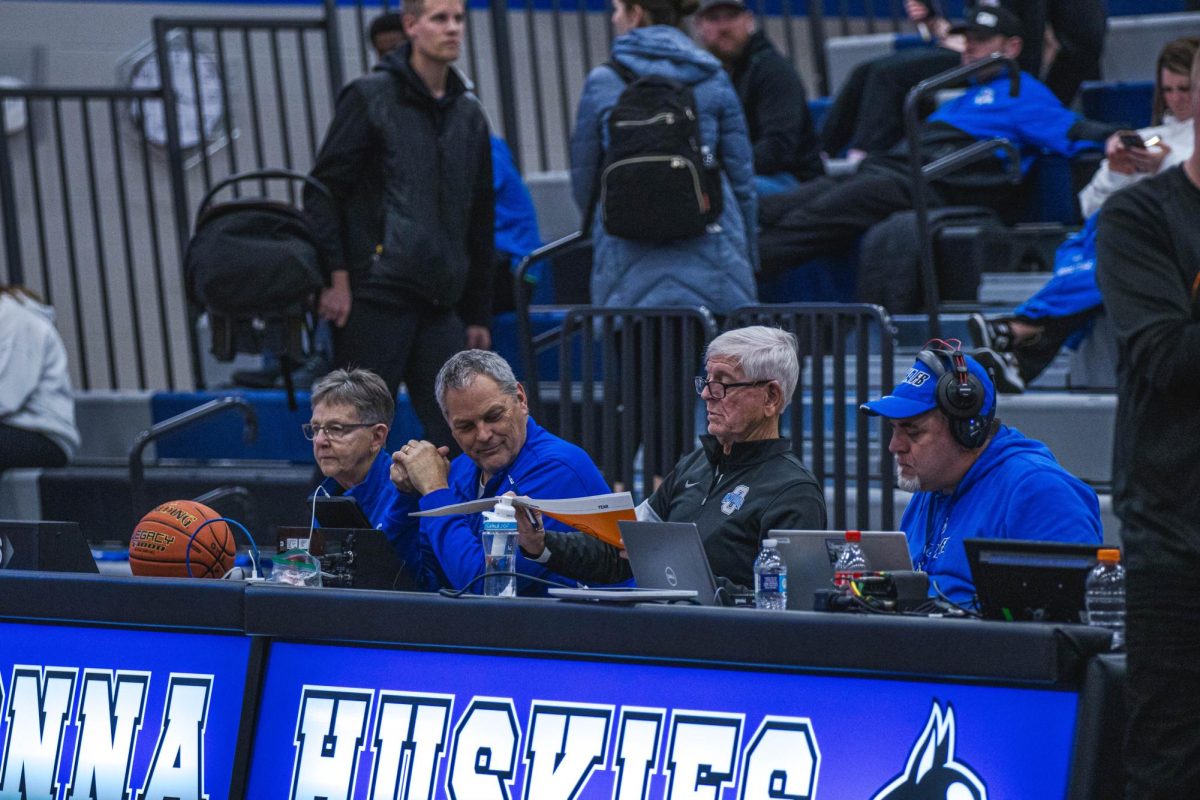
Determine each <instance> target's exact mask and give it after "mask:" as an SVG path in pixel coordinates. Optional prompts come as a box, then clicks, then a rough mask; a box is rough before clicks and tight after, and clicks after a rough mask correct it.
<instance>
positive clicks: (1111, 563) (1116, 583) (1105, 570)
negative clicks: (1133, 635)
mask: <svg viewBox="0 0 1200 800" xmlns="http://www.w3.org/2000/svg"><path fill="white" fill-rule="evenodd" d="M1096 558H1097V559H1098V560H1099V562H1100V563H1098V564H1097V565H1096V567H1095V568H1094V569H1093V570H1092V574H1091V575H1088V579H1087V591H1086V593H1085V605H1086V606H1087V623H1088V624H1089V625H1094V626H1096V627H1097V628H1107V629H1108V630H1110V631H1112V649H1113V650H1120V649H1121V648H1123V647H1124V646H1125V567H1123V566H1121V551H1120V550H1118V549H1116V548H1115V547H1104V548H1101V549H1100V550H1099V551H1098V552H1097V553H1096Z"/></svg>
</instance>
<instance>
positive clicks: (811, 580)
mask: <svg viewBox="0 0 1200 800" xmlns="http://www.w3.org/2000/svg"><path fill="white" fill-rule="evenodd" d="M770 535H771V537H772V538H774V539H775V540H776V541H778V542H779V555H780V556H782V557H783V561H784V563H785V564H787V568H788V601H787V607H788V608H789V609H794V610H797V611H812V610H813V595H814V594H815V593H816V592H817V591H818V590H820V589H831V588H833V565H834V564H835V563H836V562H837V556H838V548H839V547H841V546H842V544H844V543H845V541H846V533H845V531H787V530H774V531H771V533H770ZM862 549H863V555H864V556H866V558H867V566H869V567H870V568H871V569H872V570H876V571H879V572H889V571H898V570H911V569H912V568H913V565H912V558H911V557H910V556H909V554H908V540H907V539H906V538H905V536H904V533H903V532H901V531H863V532H862Z"/></svg>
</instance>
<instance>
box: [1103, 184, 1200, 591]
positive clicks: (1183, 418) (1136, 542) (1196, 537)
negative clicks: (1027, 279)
mask: <svg viewBox="0 0 1200 800" xmlns="http://www.w3.org/2000/svg"><path fill="white" fill-rule="evenodd" d="M1197 220H1200V188H1197V187H1196V186H1195V185H1194V184H1193V183H1192V182H1191V181H1190V180H1189V179H1188V177H1187V174H1186V173H1185V172H1184V169H1183V167H1182V166H1178V167H1174V168H1172V169H1168V170H1166V171H1164V172H1163V173H1162V174H1160V175H1157V176H1155V177H1153V178H1148V179H1147V180H1144V181H1142V182H1141V183H1138V184H1136V185H1134V186H1131V187H1129V188H1128V189H1125V190H1123V191H1120V192H1117V193H1116V194H1114V195H1113V196H1112V197H1110V198H1109V199H1108V201H1107V202H1106V203H1105V204H1104V207H1103V208H1102V209H1101V210H1100V222H1099V227H1098V228H1097V232H1096V278H1097V282H1098V283H1099V284H1100V291H1101V293H1102V294H1103V295H1104V310H1105V312H1106V313H1107V314H1108V318H1109V320H1110V321H1111V322H1112V325H1113V329H1114V331H1115V332H1116V337H1117V348H1118V360H1117V379H1118V386H1119V389H1118V403H1117V420H1116V423H1117V424H1116V437H1115V441H1114V445H1113V506H1114V508H1115V510H1116V512H1117V516H1119V517H1120V518H1121V522H1122V523H1123V528H1122V531H1121V537H1122V540H1123V543H1124V544H1125V547H1126V562H1127V563H1128V564H1130V565H1134V564H1136V565H1137V566H1138V567H1139V568H1145V567H1148V566H1153V565H1154V562H1155V560H1156V559H1161V560H1163V561H1167V562H1168V563H1179V560H1180V559H1182V560H1183V561H1184V562H1185V563H1191V564H1194V563H1195V561H1196V558H1197V556H1198V555H1200V413H1197V408H1200V289H1198V288H1197V287H1200V231H1198V230H1197V225H1196V222H1197Z"/></svg>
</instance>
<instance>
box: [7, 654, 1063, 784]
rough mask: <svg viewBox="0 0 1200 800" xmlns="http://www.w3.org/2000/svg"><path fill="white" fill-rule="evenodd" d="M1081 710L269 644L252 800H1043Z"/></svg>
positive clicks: (1005, 695) (898, 688)
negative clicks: (1028, 799) (1036, 799)
mask: <svg viewBox="0 0 1200 800" xmlns="http://www.w3.org/2000/svg"><path fill="white" fill-rule="evenodd" d="M1075 708H1076V696H1075V695H1074V694H1073V693H1068V692H1055V691H1046V690H1030V689H1014V688H998V687H984V686H970V685H959V684H938V683H918V682H906V681H900V680H872V679H861V678H847V677H824V676H812V675H795V674H783V673H763V672H747V671H739V670H736V669H705V668H699V667H673V666H672V667H667V666H651V665H645V664H631V663H613V662H597V661H584V660H564V659H539V658H532V657H529V658H525V657H507V656H487V655H468V654H450V653H440V652H438V653H432V652H420V651H400V650H372V649H365V648H343V647H324V646H311V645H298V644H282V643H280V644H274V645H273V646H272V648H271V655H270V658H269V659H268V668H267V676H266V680H265V682H264V687H263V694H262V697H261V704H260V713H259V717H258V722H257V726H256V731H255V739H254V742H255V744H254V753H253V758H252V762H251V770H250V778H249V780H250V784H249V790H248V796H250V797H255V798H258V797H280V798H289V799H290V800H317V798H327V800H342V799H343V798H364V799H369V800H383V799H384V798H387V799H388V800H394V799H395V798H403V799H404V800H426V799H427V798H443V797H445V798H454V799H455V800H507V799H508V798H523V800H576V798H580V799H582V798H589V799H591V800H601V799H603V800H648V799H649V798H671V800H734V799H735V798H736V800H750V799H751V798H754V799H757V798H763V799H764V800H765V799H766V798H787V799H789V800H813V799H814V798H828V800H847V799H848V798H864V799H866V798H870V799H871V800H888V799H889V798H890V800H946V799H947V798H953V799H954V800H972V799H974V800H985V798H989V797H990V798H993V799H996V798H1014V797H1039V798H1053V797H1062V796H1064V795H1065V793H1066V787H1067V778H1068V767H1069V763H1070V757H1071V745H1072V735H1073V728H1074V723H1075ZM6 796H7V795H3V794H2V793H0V797H6Z"/></svg>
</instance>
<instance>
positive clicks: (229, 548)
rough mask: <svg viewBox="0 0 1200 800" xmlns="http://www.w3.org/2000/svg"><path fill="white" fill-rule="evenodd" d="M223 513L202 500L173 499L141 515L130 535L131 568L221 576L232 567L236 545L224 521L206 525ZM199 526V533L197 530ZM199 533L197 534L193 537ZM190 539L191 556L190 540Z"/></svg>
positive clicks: (156, 574)
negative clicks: (189, 570)
mask: <svg viewBox="0 0 1200 800" xmlns="http://www.w3.org/2000/svg"><path fill="white" fill-rule="evenodd" d="M220 516H221V515H220V514H218V513H217V512H216V511H213V510H212V509H211V508H209V507H208V506H206V505H204V504H203V503H197V502H195V501H192V500H171V501H168V502H166V503H163V504H162V505H160V506H159V507H158V508H156V509H154V510H153V511H151V512H150V513H149V514H147V515H146V516H144V517H142V519H141V521H140V522H138V524H137V525H136V526H135V527H134V529H133V535H132V536H130V537H129V568H130V570H132V571H133V574H134V575H147V576H151V577H157V578H186V577H188V563H189V560H190V564H191V577H193V578H220V577H222V576H224V575H225V573H226V572H228V571H229V570H230V568H232V567H233V556H234V554H235V552H236V548H235V547H234V543H233V532H232V531H230V530H229V525H227V524H226V523H225V522H214V523H212V524H211V525H206V526H204V528H203V529H200V526H202V525H204V523H205V522H206V521H207V520H210V519H218V518H219V517H220ZM197 529H200V533H199V534H196V531H197ZM193 534H196V536H195V538H192V536H193ZM189 540H190V541H191V556H190V559H189V556H188V547H189V545H188V542H189Z"/></svg>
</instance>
